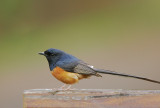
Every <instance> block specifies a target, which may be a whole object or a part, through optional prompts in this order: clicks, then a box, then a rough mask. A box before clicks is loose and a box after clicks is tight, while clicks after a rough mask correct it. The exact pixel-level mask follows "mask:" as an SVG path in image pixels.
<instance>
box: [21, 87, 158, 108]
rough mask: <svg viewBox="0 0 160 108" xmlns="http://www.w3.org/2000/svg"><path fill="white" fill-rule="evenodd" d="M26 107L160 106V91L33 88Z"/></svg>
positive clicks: (25, 102)
mask: <svg viewBox="0 0 160 108" xmlns="http://www.w3.org/2000/svg"><path fill="white" fill-rule="evenodd" d="M23 107H24V108H160V90H108V89H104V90H103V89H80V90H66V91H63V90H52V89H32V90H25V91H24V94H23Z"/></svg>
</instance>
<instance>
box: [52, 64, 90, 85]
mask: <svg viewBox="0 0 160 108" xmlns="http://www.w3.org/2000/svg"><path fill="white" fill-rule="evenodd" d="M51 73H52V75H53V76H54V77H55V78H56V79H58V80H60V81H61V82H63V83H65V84H74V83H77V82H78V81H79V80H80V79H83V78H88V77H89V76H90V75H80V74H77V73H71V72H66V71H65V70H63V69H62V68H60V67H56V68H54V69H53V71H51Z"/></svg>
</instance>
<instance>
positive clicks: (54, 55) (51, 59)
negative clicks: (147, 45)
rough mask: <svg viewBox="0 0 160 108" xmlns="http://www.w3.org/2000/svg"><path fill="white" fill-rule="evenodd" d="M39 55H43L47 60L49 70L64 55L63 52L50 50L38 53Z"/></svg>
mask: <svg viewBox="0 0 160 108" xmlns="http://www.w3.org/2000/svg"><path fill="white" fill-rule="evenodd" d="M39 54H40V55H44V56H45V57H46V58H47V60H48V63H49V66H50V69H52V68H53V66H54V65H55V64H56V62H57V61H58V60H59V59H60V58H61V56H62V55H64V54H65V52H63V51H61V50H58V49H54V48H50V49H48V50H46V51H44V52H40V53H39Z"/></svg>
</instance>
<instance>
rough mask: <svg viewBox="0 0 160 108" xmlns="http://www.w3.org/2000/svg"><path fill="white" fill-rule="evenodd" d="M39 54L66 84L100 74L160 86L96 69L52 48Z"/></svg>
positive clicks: (57, 77)
mask: <svg viewBox="0 0 160 108" xmlns="http://www.w3.org/2000/svg"><path fill="white" fill-rule="evenodd" d="M39 54H40V55H44V56H45V57H46V58H47V60H48V63H49V68H50V71H51V73H52V75H53V76H54V77H55V78H56V79H58V80H60V81H61V82H63V83H65V84H74V83H77V82H78V81H79V80H80V79H84V78H88V77H90V76H92V75H94V76H97V77H102V76H101V75H100V74H99V73H103V74H111V75H118V76H124V77H131V78H136V79H141V80H145V81H150V82H154V83H158V84H160V81H155V80H152V79H148V78H144V77H139V76H133V75H128V74H122V73H117V72H114V71H110V70H103V69H96V68H94V67H93V66H91V65H88V64H87V63H85V62H83V61H82V60H80V59H78V58H76V57H74V56H72V55H70V54H67V53H65V52H64V51H61V50H58V49H54V48H50V49H48V50H46V51H44V52H40V53H39Z"/></svg>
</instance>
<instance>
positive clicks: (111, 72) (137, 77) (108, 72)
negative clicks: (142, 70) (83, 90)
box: [94, 69, 160, 84]
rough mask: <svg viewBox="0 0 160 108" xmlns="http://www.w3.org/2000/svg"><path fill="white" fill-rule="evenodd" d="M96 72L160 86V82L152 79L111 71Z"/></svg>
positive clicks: (97, 70)
mask: <svg viewBox="0 0 160 108" xmlns="http://www.w3.org/2000/svg"><path fill="white" fill-rule="evenodd" d="M94 70H95V71H96V72H98V73H103V74H111V75H118V76H124V77H131V78H136V79H141V80H145V81H149V82H153V83H158V84H160V81H155V80H152V79H149V78H144V77H139V76H134V75H128V74H123V73H117V72H114V71H110V70H102V69H94Z"/></svg>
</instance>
